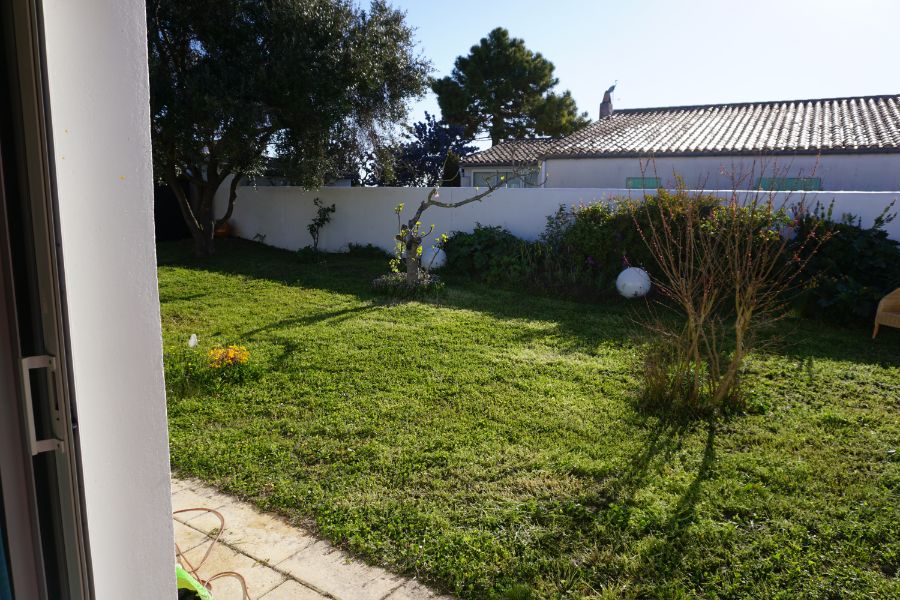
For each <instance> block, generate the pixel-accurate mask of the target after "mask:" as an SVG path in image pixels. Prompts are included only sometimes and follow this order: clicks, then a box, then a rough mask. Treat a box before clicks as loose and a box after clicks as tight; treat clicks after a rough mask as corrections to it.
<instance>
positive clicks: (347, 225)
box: [217, 182, 900, 262]
mask: <svg viewBox="0 0 900 600" xmlns="http://www.w3.org/2000/svg"><path fill="white" fill-rule="evenodd" d="M227 188H228V185H227V182H225V183H223V184H222V186H221V188H220V190H219V195H218V197H217V214H223V213H224V211H225V195H224V193H225V191H226V190H227ZM428 191H429V190H428V188H385V187H380V188H362V187H355V188H332V187H326V188H321V189H319V190H314V191H304V190H303V189H302V188H297V187H258V188H254V187H250V186H248V187H240V188H238V198H237V203H236V205H235V208H234V214H233V215H232V219H231V223H232V225H233V226H234V228H235V234H236V235H237V236H239V237H242V238H245V239H254V238H256V239H260V238H259V237H257V236H265V238H264V240H263V241H264V243H265V244H268V245H270V246H275V247H277V248H285V249H287V250H297V249H299V248H302V247H304V246H308V245H311V244H312V239H311V238H310V236H309V232H308V231H307V229H306V226H307V225H308V224H309V223H310V221H311V220H312V218H313V217H314V216H315V212H316V208H315V206H314V205H313V200H314V199H315V198H320V199H321V200H322V202H323V203H324V204H328V205H330V204H334V205H335V206H336V207H337V210H336V212H335V213H334V214H332V218H331V222H330V223H329V224H328V225H326V226H325V227H324V228H323V229H322V233H321V238H320V241H319V247H320V249H321V250H326V251H330V252H341V251H345V250H346V249H347V247H348V245H349V244H351V243H353V244H363V245H365V244H372V245H373V246H378V247H379V248H383V249H385V250H388V251H392V250H393V239H394V236H395V235H396V233H397V217H396V215H395V214H394V207H395V206H396V205H397V204H399V203H403V204H404V205H405V208H404V211H403V217H404V219H405V220H408V219H409V218H410V217H411V216H412V214H413V212H414V211H415V208H416V207H417V206H418V204H419V203H420V202H421V201H422V200H423V199H425V198H426V197H427V195H428ZM482 191H483V189H482ZM475 193H477V192H476V189H475V188H441V190H440V194H441V197H440V199H441V200H442V201H444V202H457V201H459V200H463V199H465V198H468V197H470V196H472V195H473V194H475ZM723 194H725V195H727V194H730V192H723ZM629 195H631V197H635V198H640V197H642V192H640V191H637V190H623V189H600V188H534V189H498V190H496V191H495V192H494V193H493V194H491V195H490V196H488V197H487V198H485V199H484V200H482V201H481V202H473V203H472V204H468V205H466V206H463V207H461V208H456V209H446V208H440V207H437V206H434V207H431V208H429V209H428V210H427V211H426V212H425V214H424V215H423V217H422V225H423V226H425V227H429V226H431V225H432V224H434V225H435V231H434V235H435V236H436V235H440V234H441V233H448V234H449V233H452V232H454V231H472V229H473V228H474V227H475V225H476V224H477V223H480V224H482V225H499V226H501V227H505V228H506V229H508V230H509V231H510V232H511V233H513V234H514V235H516V236H518V237H521V238H524V239H527V240H534V239H536V238H537V237H538V236H539V235H540V234H541V232H542V231H543V230H544V226H545V225H546V222H547V216H548V215H550V214H552V213H554V212H555V211H556V210H557V208H558V207H559V205H560V204H565V205H568V206H573V205H579V204H588V203H594V202H599V201H609V200H610V199H613V198H617V197H623V196H626V197H627V196H629ZM896 197H900V192H815V193H807V194H805V195H803V194H800V193H799V192H798V193H794V194H792V195H791V196H790V201H791V202H792V203H795V202H799V201H800V200H801V198H805V202H806V203H807V205H812V204H815V203H816V201H819V202H822V203H823V204H825V205H828V204H829V203H830V202H831V201H832V200H834V214H835V216H836V217H839V216H840V215H841V214H843V213H852V214H854V215H857V216H860V217H862V224H863V225H864V226H868V225H871V224H872V222H873V220H874V219H875V217H877V216H878V215H879V214H881V212H882V210H884V208H885V207H886V206H887V205H889V204H890V203H891V201H892V200H893V199H894V198H896ZM898 206H900V202H898ZM888 230H889V232H890V235H891V237H892V238H894V239H897V240H900V219H897V220H895V221H894V222H893V223H890V224H889V226H888ZM429 249H430V243H427V242H426V253H425V259H426V260H430V255H429ZM439 261H440V257H438V262H439Z"/></svg>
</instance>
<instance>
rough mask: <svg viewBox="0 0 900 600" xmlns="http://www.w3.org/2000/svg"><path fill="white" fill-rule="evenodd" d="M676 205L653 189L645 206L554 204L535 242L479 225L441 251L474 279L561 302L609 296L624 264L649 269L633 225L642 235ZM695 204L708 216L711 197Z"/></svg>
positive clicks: (625, 202)
mask: <svg viewBox="0 0 900 600" xmlns="http://www.w3.org/2000/svg"><path fill="white" fill-rule="evenodd" d="M681 193H684V192H681ZM678 200H679V196H678V193H670V192H667V191H665V190H660V191H659V192H658V193H657V195H655V196H650V197H648V198H647V199H646V200H644V199H641V200H630V199H619V200H614V201H612V202H609V203H607V202H598V203H595V204H587V205H582V206H578V207H575V208H571V209H570V208H566V207H565V206H560V208H559V209H558V210H557V211H556V212H555V213H554V214H552V215H550V216H548V217H547V225H546V227H545V229H544V232H543V234H542V235H541V236H540V238H539V239H538V240H537V241H535V242H527V241H525V240H521V239H519V238H517V237H515V236H514V235H512V234H511V233H510V232H509V231H507V230H505V229H503V228H501V227H486V226H483V225H478V226H477V227H476V228H475V230H474V231H473V232H472V233H462V232H456V233H454V234H453V235H451V236H450V238H449V240H448V241H447V242H446V243H445V244H444V245H443V246H442V247H443V250H444V252H445V253H446V257H447V262H446V265H445V269H446V271H447V272H449V273H455V274H462V275H465V276H467V277H471V278H472V279H475V280H476V281H483V282H486V283H491V284H507V285H516V286H519V285H527V286H530V287H533V288H538V289H541V290H544V291H551V292H554V293H558V294H562V295H566V296H597V295H605V294H614V293H615V280H616V277H618V275H619V273H620V272H621V271H622V269H623V267H624V266H625V265H626V264H628V265H630V266H639V267H643V268H645V269H646V270H648V271H650V272H651V273H652V272H653V270H654V269H653V260H652V257H651V255H650V253H649V251H648V250H647V246H646V244H645V243H644V241H643V240H642V239H641V236H640V233H639V230H638V228H637V227H636V226H635V221H637V222H638V223H639V224H640V225H641V228H642V229H644V230H645V231H646V230H648V228H649V227H650V222H651V219H656V220H658V219H659V214H660V213H659V210H658V208H657V207H658V203H660V202H665V203H666V204H667V205H670V206H674V207H678V206H681V204H682V203H680V202H679V201H678ZM701 202H702V204H703V205H704V208H705V209H707V208H708V209H709V210H711V209H712V207H713V206H714V205H715V204H716V203H717V202H718V199H716V198H714V197H706V196H704V197H702V198H701ZM656 225H659V223H656Z"/></svg>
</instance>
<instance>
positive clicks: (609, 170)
mask: <svg viewBox="0 0 900 600" xmlns="http://www.w3.org/2000/svg"><path fill="white" fill-rule="evenodd" d="M544 166H545V169H546V174H545V177H546V187H553V188H558V187H559V188H570V187H571V188H582V187H587V188H606V187H625V179H626V178H627V177H640V176H641V169H642V167H643V169H644V172H645V175H646V176H648V177H652V176H658V177H659V178H660V179H661V180H662V183H663V185H664V186H667V187H668V186H672V185H673V184H674V181H675V177H674V174H676V173H677V174H678V175H680V176H681V177H682V178H683V179H684V181H685V184H686V185H687V186H688V187H692V188H697V189H707V190H715V189H732V188H733V187H735V186H734V185H733V184H732V176H735V178H740V177H747V176H748V175H749V174H751V173H752V174H753V176H752V177H747V179H746V180H747V181H748V184H747V186H746V187H754V186H755V181H756V180H758V178H759V177H760V176H765V177H773V176H781V177H798V176H803V177H809V176H813V175H814V176H816V177H821V178H822V186H823V188H824V189H826V190H840V191H900V153H898V154H826V155H822V156H818V157H816V156H773V157H768V158H765V159H759V158H754V157H748V156H699V157H671V158H665V157H662V158H656V159H655V160H654V161H653V162H652V163H650V164H648V162H647V161H646V160H639V159H637V158H584V159H573V158H569V159H551V160H547V161H545V165H544ZM750 180H752V182H753V185H749V184H750ZM739 187H743V186H739Z"/></svg>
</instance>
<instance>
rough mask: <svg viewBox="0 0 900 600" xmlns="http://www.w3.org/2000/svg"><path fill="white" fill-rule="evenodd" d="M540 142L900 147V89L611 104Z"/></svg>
mask: <svg viewBox="0 0 900 600" xmlns="http://www.w3.org/2000/svg"><path fill="white" fill-rule="evenodd" d="M492 150H493V149H492ZM543 150H544V151H543V154H542V155H541V156H542V157H547V158H553V157H556V158H576V157H604V156H645V155H649V154H653V155H666V156H691V155H710V154H819V153H822V154H825V153H859V152H900V95H890V96H865V97H856V98H827V99H819V100H784V101H774V102H746V103H740V104H709V105H704V106H673V107H664V108H639V109H625V110H618V111H615V112H613V114H612V115H610V116H609V117H606V118H603V119H600V120H599V121H595V122H594V123H592V124H591V125H588V126H587V127H585V128H584V129H581V130H580V131H577V132H575V133H573V134H572V135H569V136H566V137H564V138H562V139H559V140H557V141H555V142H554V143H552V144H548V145H546V146H545V147H544V148H543Z"/></svg>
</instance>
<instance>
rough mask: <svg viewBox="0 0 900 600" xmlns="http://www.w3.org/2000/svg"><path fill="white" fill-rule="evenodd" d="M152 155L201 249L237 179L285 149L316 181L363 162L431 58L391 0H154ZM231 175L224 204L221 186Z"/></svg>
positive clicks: (304, 176) (291, 165)
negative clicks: (362, 5) (364, 1)
mask: <svg viewBox="0 0 900 600" xmlns="http://www.w3.org/2000/svg"><path fill="white" fill-rule="evenodd" d="M147 29H148V48H149V64H150V104H151V119H152V134H153V159H154V168H155V174H156V177H157V179H159V180H160V181H164V182H166V183H167V184H168V185H169V186H170V187H171V188H172V191H173V192H174V194H175V196H176V198H177V200H178V203H179V206H180V208H181V213H182V215H183V216H184V219H185V222H186V223H187V225H188V228H189V229H190V231H191V234H192V236H193V238H194V241H195V250H196V252H197V254H198V255H210V254H212V253H213V251H214V246H213V235H214V231H215V229H216V227H217V226H218V225H220V224H222V223H224V221H225V220H227V219H228V218H229V217H230V216H231V214H232V210H233V209H234V202H235V199H236V196H237V186H238V185H239V182H240V181H241V179H242V178H243V177H244V176H247V175H252V174H255V173H259V172H260V171H261V170H262V169H263V166H264V164H265V162H266V161H267V160H270V159H272V158H277V159H278V162H279V164H280V165H282V166H283V168H284V170H285V175H287V176H288V177H289V179H290V180H291V181H293V182H294V183H297V184H300V185H304V186H308V187H313V186H316V185H320V184H322V183H323V182H325V181H327V180H328V179H329V178H331V177H335V176H338V175H341V174H343V173H342V171H345V170H347V169H348V168H349V169H352V168H353V165H354V164H358V163H357V162H355V157H359V156H362V155H363V154H364V152H365V150H366V149H367V148H371V147H373V146H375V145H377V144H379V143H380V141H381V140H382V139H383V138H384V137H385V136H387V135H388V134H389V132H390V130H391V129H392V128H393V125H394V124H395V123H396V122H398V121H400V120H402V119H403V118H404V117H405V114H406V102H407V100H408V99H410V98H412V97H416V96H419V95H421V94H422V93H423V92H424V90H425V87H426V85H427V77H428V73H429V71H430V66H429V64H428V63H427V61H425V60H424V59H423V58H421V57H420V56H419V55H418V54H417V53H416V51H415V44H414V40H413V32H412V30H411V29H410V28H409V27H408V26H407V24H406V23H405V20H404V14H403V13H402V12H399V11H397V10H395V9H393V8H391V7H389V6H388V5H387V4H386V3H385V2H384V1H382V0H375V1H374V2H372V4H371V6H370V7H369V9H368V10H361V9H359V8H357V7H356V5H355V3H353V2H351V1H349V0H271V1H269V2H258V1H256V0H148V2H147ZM229 176H231V177H232V178H231V180H230V184H229V189H228V202H227V207H226V209H225V211H224V214H221V215H218V216H217V215H216V214H214V209H215V207H214V198H215V195H216V191H217V190H218V189H219V187H220V186H221V185H222V184H223V182H225V181H226V180H228V178H229Z"/></svg>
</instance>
